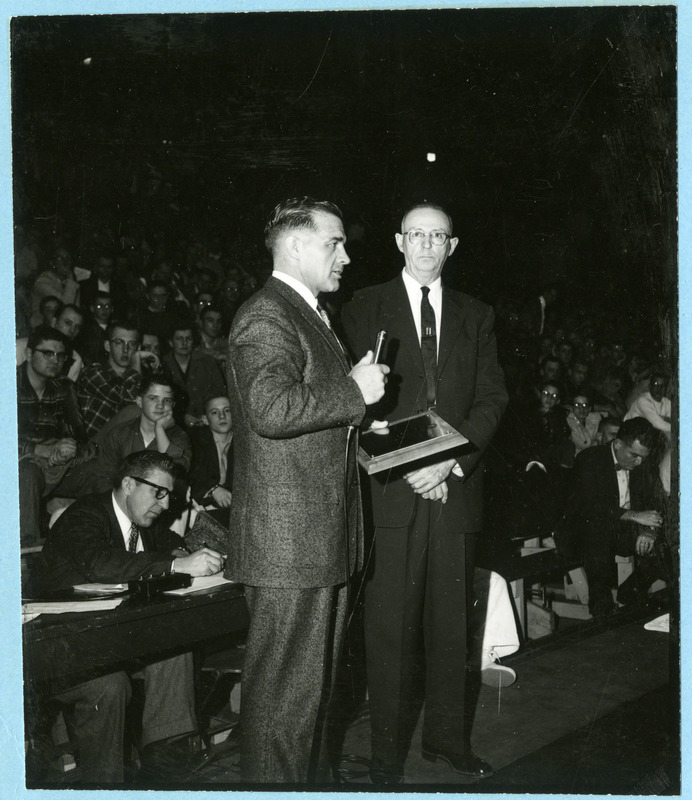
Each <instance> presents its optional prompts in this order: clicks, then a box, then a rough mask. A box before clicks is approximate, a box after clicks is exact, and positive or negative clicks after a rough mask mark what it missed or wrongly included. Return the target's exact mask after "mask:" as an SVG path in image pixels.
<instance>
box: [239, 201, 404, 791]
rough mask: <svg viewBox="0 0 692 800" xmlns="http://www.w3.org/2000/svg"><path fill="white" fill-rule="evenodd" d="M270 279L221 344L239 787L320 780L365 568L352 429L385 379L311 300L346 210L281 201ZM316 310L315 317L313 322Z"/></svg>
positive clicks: (333, 283) (323, 281)
mask: <svg viewBox="0 0 692 800" xmlns="http://www.w3.org/2000/svg"><path fill="white" fill-rule="evenodd" d="M265 234H266V238H265V241H266V244H267V247H268V249H269V251H270V252H271V253H272V257H273V261H274V272H273V274H272V276H271V277H270V279H269V280H268V282H267V283H266V285H265V286H264V287H263V288H262V289H260V290H259V291H258V292H257V293H256V294H254V295H253V296H252V297H251V298H250V299H249V300H248V301H247V302H246V303H244V304H243V306H242V307H241V308H240V309H239V310H238V313H237V314H236V316H235V319H234V322H233V327H232V329H231V334H230V338H229V359H228V364H229V369H228V385H229V389H230V397H231V411H232V415H233V430H234V433H233V438H234V470H233V502H232V504H231V519H230V535H229V548H228V562H227V567H226V574H227V576H229V577H233V578H234V579H235V580H239V581H242V582H243V583H244V584H245V593H246V599H247V604H248V609H249V612H250V628H249V631H248V637H247V645H246V651H245V665H244V668H243V703H242V707H241V712H240V713H241V722H240V724H241V728H242V733H243V735H242V740H241V753H240V766H241V776H242V778H243V779H244V780H245V781H251V782H259V783H296V784H302V783H305V782H312V781H315V780H321V779H322V775H321V774H320V775H317V774H316V773H317V770H316V766H317V762H320V766H321V767H322V766H323V765H324V763H325V760H324V759H323V758H322V755H323V754H322V753H320V750H321V740H322V730H323V715H324V712H325V708H326V704H327V702H328V700H329V696H330V694H331V689H332V686H333V680H334V677H333V673H334V670H335V667H336V664H337V661H338V656H339V650H340V646H341V642H342V638H343V630H344V621H345V616H346V583H347V581H348V580H349V577H350V575H351V574H352V573H353V571H354V569H355V568H356V566H357V565H358V564H359V563H360V559H361V557H362V518H361V505H360V494H359V485H358V471H357V467H356V460H355V455H356V442H355V441H354V438H355V437H354V435H353V426H356V425H358V424H359V423H360V422H361V420H362V419H363V417H364V415H365V407H366V405H368V404H371V403H374V402H376V401H377V400H379V399H380V397H382V394H383V392H384V375H385V374H386V372H388V371H389V370H388V368H387V367H384V366H380V365H374V364H371V363H370V362H371V360H372V353H371V352H368V353H367V354H366V355H365V356H364V357H363V358H362V359H361V361H360V362H359V363H358V364H356V366H355V367H353V368H351V365H350V363H349V361H348V358H347V356H346V354H345V351H344V350H343V348H342V346H341V344H340V342H339V341H338V339H337V338H336V336H335V334H334V333H333V331H332V330H331V327H330V324H329V320H328V318H327V317H326V314H325V313H324V311H323V310H322V309H321V308H320V306H319V305H318V303H317V295H318V294H319V293H320V292H334V291H336V290H337V289H338V288H339V283H340V281H341V277H342V274H343V270H344V267H345V266H346V264H348V263H349V258H348V256H347V254H346V250H345V249H344V244H345V241H346V237H345V235H344V228H343V223H342V220H341V212H340V211H339V209H338V208H337V207H336V206H335V205H333V204H332V203H328V202H320V201H316V200H313V199H312V198H301V199H293V200H287V201H285V202H283V203H280V204H279V205H278V206H277V207H276V208H275V209H274V212H273V214H272V216H271V218H270V220H269V222H268V224H267V227H266V229H265ZM320 312H321V313H320Z"/></svg>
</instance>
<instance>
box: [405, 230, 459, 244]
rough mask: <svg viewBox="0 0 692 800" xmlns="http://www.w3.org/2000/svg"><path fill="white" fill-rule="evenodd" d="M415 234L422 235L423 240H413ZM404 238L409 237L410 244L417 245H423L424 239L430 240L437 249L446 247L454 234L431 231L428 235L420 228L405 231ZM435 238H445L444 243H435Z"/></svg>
mask: <svg viewBox="0 0 692 800" xmlns="http://www.w3.org/2000/svg"><path fill="white" fill-rule="evenodd" d="M414 233H419V234H421V236H422V239H420V240H419V239H414V238H413V234H414ZM404 236H406V237H408V240H409V243H410V244H417V243H418V241H420V242H421V243H422V242H423V240H424V239H430V244H432V245H434V246H435V247H444V246H445V245H446V244H447V242H448V241H449V240H450V239H451V238H452V234H451V233H447V232H446V231H430V232H428V233H426V232H425V231H422V230H421V229H420V228H410V229H409V230H407V231H404ZM433 236H444V237H445V238H444V241H443V242H435V241H434V240H433Z"/></svg>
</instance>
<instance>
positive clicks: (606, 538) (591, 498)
mask: <svg viewBox="0 0 692 800" xmlns="http://www.w3.org/2000/svg"><path fill="white" fill-rule="evenodd" d="M630 507H631V510H632V511H651V510H655V509H656V508H658V503H657V501H656V498H655V482H654V480H653V479H652V474H651V473H650V471H649V469H648V465H647V464H646V462H645V463H644V464H643V465H642V466H640V467H636V468H635V469H633V470H631V471H630ZM566 511H567V513H566V519H565V525H564V528H565V530H566V532H567V536H569V537H576V538H577V540H580V541H582V542H583V541H584V540H585V539H586V538H590V539H594V538H598V539H602V540H603V542H604V543H609V546H613V545H616V544H617V547H618V552H619V553H620V555H629V553H627V552H620V551H624V550H625V549H630V544H631V539H632V534H633V533H635V532H636V531H637V529H639V526H638V525H636V523H631V522H621V521H620V517H621V516H622V514H623V509H622V508H620V494H619V491H618V480H617V472H616V469H615V462H614V461H613V453H612V450H611V444H610V443H608V444H603V445H598V446H596V447H590V448H588V449H587V450H583V451H582V452H581V453H579V454H578V455H577V457H576V459H575V461H574V469H573V472H572V480H571V489H570V491H569V493H568V499H567V509H566ZM563 539H564V540H565V544H566V545H567V546H568V547H570V550H571V549H572V547H571V546H570V545H572V546H573V542H569V540H567V539H565V537H564V536H563ZM559 544H560V537H558V546H559ZM562 550H563V552H564V551H565V550H566V548H565V546H563V548H562Z"/></svg>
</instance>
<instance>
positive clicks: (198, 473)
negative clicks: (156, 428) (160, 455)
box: [188, 425, 233, 502]
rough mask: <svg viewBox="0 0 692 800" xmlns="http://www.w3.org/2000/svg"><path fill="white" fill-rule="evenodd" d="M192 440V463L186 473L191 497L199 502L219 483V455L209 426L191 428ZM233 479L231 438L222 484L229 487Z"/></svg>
mask: <svg viewBox="0 0 692 800" xmlns="http://www.w3.org/2000/svg"><path fill="white" fill-rule="evenodd" d="M190 439H191V440H192V464H191V465H190V472H189V474H188V481H189V482H190V489H191V491H192V498H193V499H194V500H196V501H197V502H200V501H201V500H202V498H203V497H204V495H205V494H206V493H207V492H208V491H209V489H211V488H212V486H216V485H217V484H218V483H219V478H220V476H221V473H220V471H219V455H218V451H217V449H216V442H215V441H214V434H213V433H212V432H211V428H208V427H207V426H206V425H200V426H199V427H196V428H192V429H191V430H190ZM232 479H233V439H231V444H230V446H229V448H228V458H227V464H226V480H225V481H224V482H223V484H222V486H224V487H225V488H226V489H229V490H230V489H231V487H232V483H231V481H232Z"/></svg>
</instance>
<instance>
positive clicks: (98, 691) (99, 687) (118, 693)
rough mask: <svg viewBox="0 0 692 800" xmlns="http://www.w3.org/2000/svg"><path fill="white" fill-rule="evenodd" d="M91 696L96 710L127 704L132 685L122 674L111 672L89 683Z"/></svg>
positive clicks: (130, 695) (124, 674)
mask: <svg viewBox="0 0 692 800" xmlns="http://www.w3.org/2000/svg"><path fill="white" fill-rule="evenodd" d="M90 683H91V684H92V687H91V696H92V698H93V703H94V706H95V707H96V708H98V706H99V705H101V706H104V707H109V706H112V705H114V704H118V703H121V702H123V703H125V704H127V703H128V702H129V701H130V698H131V697H132V684H131V683H130V679H129V678H128V676H127V674H126V673H124V672H112V673H110V674H109V675H102V676H101V677H100V678H94V679H93V680H92V681H90Z"/></svg>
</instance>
